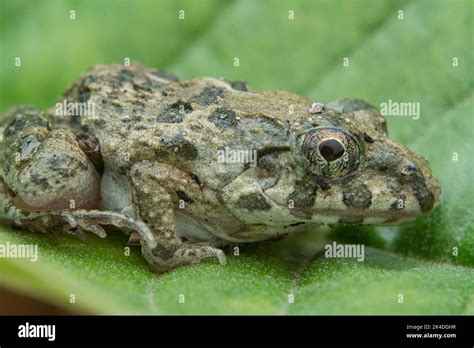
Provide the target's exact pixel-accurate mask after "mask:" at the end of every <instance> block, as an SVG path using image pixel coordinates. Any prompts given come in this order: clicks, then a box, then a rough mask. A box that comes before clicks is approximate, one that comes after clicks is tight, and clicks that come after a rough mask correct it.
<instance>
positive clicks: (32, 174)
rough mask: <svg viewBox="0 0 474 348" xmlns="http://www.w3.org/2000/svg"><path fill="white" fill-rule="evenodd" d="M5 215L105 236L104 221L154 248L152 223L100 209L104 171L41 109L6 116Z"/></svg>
mask: <svg viewBox="0 0 474 348" xmlns="http://www.w3.org/2000/svg"><path fill="white" fill-rule="evenodd" d="M1 126H2V128H3V133H2V137H1V143H0V159H1V163H0V218H1V219H2V220H9V221H13V223H14V225H16V226H17V227H20V228H22V229H26V230H30V231H35V232H45V233H46V232H52V231H53V232H54V231H58V230H59V231H66V232H69V233H72V234H76V235H78V236H79V237H81V238H84V237H85V235H84V231H89V232H93V233H95V234H97V235H98V236H100V237H105V236H106V234H105V231H104V229H103V228H102V227H101V226H100V225H115V226H118V227H124V226H126V227H129V228H131V229H132V230H134V231H137V232H138V233H139V234H140V235H141V236H142V237H143V239H144V240H145V241H146V242H147V243H148V244H149V245H150V246H152V247H154V245H155V243H156V242H155V240H154V238H153V235H152V233H151V232H150V230H149V229H148V227H147V226H146V225H145V224H143V223H141V222H139V221H135V220H133V219H130V218H128V217H127V216H124V215H123V214H120V213H117V212H109V211H99V210H96V209H97V208H98V207H99V204H100V176H99V174H98V173H97V171H96V169H95V166H94V164H93V163H92V162H91V160H90V159H89V157H88V156H87V155H86V154H85V153H84V151H83V149H82V148H81V146H80V143H79V142H78V140H77V139H76V136H75V135H74V134H73V133H72V132H71V131H70V130H67V129H55V130H53V129H51V127H50V124H49V119H48V118H47V117H46V116H45V115H44V114H43V112H41V111H40V110H38V109H35V108H32V107H17V108H15V109H12V110H10V111H9V112H7V114H6V115H5V117H4V119H3V120H2V123H1Z"/></svg>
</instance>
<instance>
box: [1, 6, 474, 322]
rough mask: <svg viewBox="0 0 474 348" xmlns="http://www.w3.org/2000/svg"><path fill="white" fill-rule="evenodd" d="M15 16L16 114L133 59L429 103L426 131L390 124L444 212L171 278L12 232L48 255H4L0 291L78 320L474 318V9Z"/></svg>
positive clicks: (374, 99)
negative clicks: (425, 172)
mask: <svg viewBox="0 0 474 348" xmlns="http://www.w3.org/2000/svg"><path fill="white" fill-rule="evenodd" d="M0 6H1V8H0V9H1V11H0V30H1V32H2V41H1V47H0V48H1V52H2V55H1V58H0V59H1V64H0V81H1V87H2V88H0V96H1V98H0V111H1V112H2V113H3V112H4V111H5V110H6V109H7V108H8V107H10V106H13V105H16V104H33V105H36V106H39V107H43V108H47V107H50V106H51V105H53V104H54V102H55V101H56V99H57V98H58V97H59V96H60V94H61V93H62V92H63V91H64V90H65V89H66V88H67V86H68V85H69V84H70V83H72V82H73V81H74V79H75V78H77V76H78V75H79V74H80V73H81V72H83V71H84V70H85V69H87V67H89V66H91V65H94V64H109V63H112V62H122V61H123V59H124V58H126V57H129V58H130V59H131V60H135V61H140V62H142V63H143V64H145V65H149V66H154V67H158V68H166V69H167V70H169V71H170V72H174V73H178V75H179V76H180V77H181V78H182V79H190V78H194V77H198V76H203V75H209V76H216V77H219V76H222V77H224V78H226V79H228V80H247V81H248V82H249V85H250V86H251V88H253V89H256V90H283V89H284V90H289V91H291V92H295V93H300V94H303V95H305V96H307V97H309V98H311V99H314V100H318V101H322V102H327V101H330V100H335V99H339V98H341V97H356V98H362V99H365V100H367V101H368V102H370V103H372V104H373V105H379V104H380V103H381V102H387V101H388V100H389V99H392V100H393V101H402V102H409V101H414V102H420V104H421V117H420V118H419V119H417V120H414V119H412V118H409V117H387V122H388V128H389V132H390V135H391V136H392V137H394V138H395V139H398V140H399V141H401V142H402V143H404V144H406V145H407V146H409V147H410V148H412V149H413V150H415V151H416V152H418V153H420V154H422V155H424V156H425V157H427V158H428V160H429V162H430V164H431V165H432V167H433V169H434V171H435V173H436V174H437V176H438V178H439V180H440V183H441V187H442V192H443V201H442V204H441V205H440V206H439V207H437V208H436V209H435V210H434V211H433V212H431V213H430V214H429V215H428V216H426V217H424V218H420V219H417V221H415V222H413V223H410V224H406V225H403V226H400V227H390V228H388V227H384V228H380V227H379V228H370V227H352V226H340V227H338V228H337V229H335V230H333V231H330V232H328V231H327V228H319V229H315V230H313V231H308V232H307V233H303V234H299V235H296V236H288V237H287V238H284V239H282V240H279V241H276V242H266V243H259V244H255V245H247V246H243V247H241V249H240V252H239V255H238V256H235V255H234V251H233V250H227V257H228V264H227V265H226V266H225V267H222V266H220V265H218V264H217V262H216V261H215V260H206V261H205V262H203V263H202V264H199V265H194V266H189V267H183V268H179V269H176V270H173V271H171V272H168V273H166V274H163V275H155V274H153V273H151V272H150V271H149V270H148V268H147V265H146V263H145V261H144V260H143V259H142V257H141V256H140V250H139V248H132V249H131V251H130V255H129V256H127V255H128V254H127V253H126V252H125V249H124V248H125V247H126V242H127V237H126V236H124V235H122V234H120V233H118V232H111V233H109V237H107V238H106V239H99V238H97V237H95V236H92V235H90V236H88V239H87V240H86V241H85V242H82V241H80V240H77V239H75V238H74V237H72V236H51V235H41V234H31V233H28V232H24V231H18V230H12V229H9V228H6V227H3V228H2V229H1V230H0V245H2V244H3V245H5V244H6V243H7V242H9V243H15V244H35V245H38V247H39V259H38V261H37V262H31V261H29V260H27V259H20V258H0V285H2V286H5V287H9V288H12V289H16V290H18V291H20V292H24V293H26V294H29V295H31V296H34V297H37V298H40V299H43V300H45V301H47V302H51V303H54V304H56V305H59V306H62V307H63V308H65V309H67V310H69V311H71V312H77V313H101V314H102V313H103V314H105V313H110V314H130V313H137V314H216V313H221V314H238V313H239V314H244V313H251V314H372V313H373V314H470V315H472V314H474V227H473V226H474V224H473V219H474V217H473V214H472V197H474V189H473V185H474V184H473V182H472V179H471V175H472V174H471V173H473V171H474V167H473V162H472V161H471V158H472V152H473V151H474V148H473V140H472V139H473V129H474V127H473V117H472V116H473V105H474V103H473V102H474V100H473V99H474V95H473V76H474V74H473V71H472V62H473V61H474V59H473V58H474V57H473V52H474V50H473V47H472V24H473V18H472V13H473V11H472V3H471V2H470V1H469V0H465V1H464V0H453V1H449V2H447V1H440V0H435V1H429V0H424V1H416V2H415V1H391V2H383V1H377V0H360V1H349V0H344V1H341V0H339V1H331V2H327V1H310V0H307V1H287V0H285V1H278V2H270V1H267V0H263V1H258V2H255V1H251V0H244V1H233V2H218V1H200V2H199V3H197V2H195V1H180V2H176V1H160V2H152V1H135V2H134V6H130V5H129V3H127V2H112V1H108V0H107V1H106V0H100V1H94V2H75V1H70V2H67V1H63V2H57V1H53V0H50V1H44V2H41V3H37V2H35V1H31V0H23V1H12V0H4V1H2V2H1V5H0ZM70 10H74V11H75V14H76V19H75V20H71V19H69V15H70V12H69V11H70ZM180 10H184V11H185V20H180V19H179V18H178V11H180ZM289 11H294V19H292V20H291V19H289V18H288V15H289ZM400 11H403V12H402V14H403V19H399V17H400V13H401V12H400ZM13 18H21V19H22V20H21V23H22V24H21V25H19V23H18V21H16V20H13ZM16 57H20V58H21V61H22V66H21V68H18V67H15V65H14V60H15V58H16ZM345 57H347V58H349V66H348V67H344V66H343V64H342V62H343V58H345ZM235 58H238V60H239V66H238V67H236V66H234V63H235ZM454 58H456V59H457V62H458V66H453V59H454ZM58 71H60V73H59V74H58ZM7 81H8V86H7V85H6V83H7ZM332 240H337V241H339V242H344V243H356V244H364V245H366V249H365V260H364V261H363V262H358V261H357V260H356V259H340V258H327V257H325V253H324V249H323V247H324V245H325V244H326V243H330V242H331V241H332ZM183 296H184V297H183ZM72 298H74V299H75V303H71V299H72ZM291 298H294V302H293V303H290V301H289V299H291ZM183 300H184V303H181V302H183ZM402 300H403V301H402Z"/></svg>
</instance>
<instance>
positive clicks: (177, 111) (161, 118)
mask: <svg viewBox="0 0 474 348" xmlns="http://www.w3.org/2000/svg"><path fill="white" fill-rule="evenodd" d="M192 111H193V107H192V106H191V104H190V103H188V102H185V101H183V100H178V101H177V102H176V103H173V104H171V105H170V106H168V107H167V108H166V109H165V110H163V111H162V112H161V113H160V114H159V115H158V116H157V117H156V122H158V123H180V122H183V119H184V116H186V115H187V114H189V113H190V112H192Z"/></svg>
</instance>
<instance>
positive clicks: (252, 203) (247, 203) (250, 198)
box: [237, 192, 271, 211]
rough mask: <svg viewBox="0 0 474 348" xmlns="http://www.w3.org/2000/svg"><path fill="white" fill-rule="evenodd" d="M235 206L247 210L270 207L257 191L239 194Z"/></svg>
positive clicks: (268, 208)
mask: <svg viewBox="0 0 474 348" xmlns="http://www.w3.org/2000/svg"><path fill="white" fill-rule="evenodd" d="M237 206H238V207H239V208H243V209H247V210H249V211H255V210H270V209H271V205H270V204H268V203H267V201H266V200H265V197H263V196H262V194H261V193H258V192H257V193H250V194H247V195H243V196H240V197H239V200H238V201H237Z"/></svg>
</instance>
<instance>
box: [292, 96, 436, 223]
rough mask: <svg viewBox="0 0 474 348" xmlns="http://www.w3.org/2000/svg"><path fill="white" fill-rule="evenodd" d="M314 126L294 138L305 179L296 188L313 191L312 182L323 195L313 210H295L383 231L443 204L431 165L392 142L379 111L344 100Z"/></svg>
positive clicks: (318, 115)
mask: <svg viewBox="0 0 474 348" xmlns="http://www.w3.org/2000/svg"><path fill="white" fill-rule="evenodd" d="M310 111H311V110H310ZM310 121H311V122H306V123H303V124H302V125H300V127H299V128H298V129H296V130H294V131H292V132H291V134H292V135H291V137H292V139H291V144H292V150H291V154H292V156H293V159H294V162H295V163H296V166H297V168H299V169H300V170H301V176H300V177H301V178H302V179H301V180H295V185H301V182H305V183H306V184H304V185H306V187H309V186H308V184H307V182H308V181H310V182H312V183H315V184H317V185H318V186H319V187H320V188H321V189H322V190H318V194H316V197H315V198H314V202H312V204H311V206H308V205H306V206H303V205H298V204H296V205H295V209H296V211H295V212H298V211H299V213H300V214H308V213H309V214H310V215H311V216H326V217H328V222H337V223H358V224H359V223H363V224H377V225H383V224H398V223H401V222H406V221H410V220H413V219H414V218H416V217H417V216H419V215H422V214H425V213H428V212H429V211H430V210H432V209H433V207H435V206H436V205H437V204H438V203H439V201H440V187H439V185H438V182H437V179H436V177H435V176H434V174H433V172H432V171H431V169H430V167H429V165H428V163H427V161H426V160H425V159H424V158H423V157H421V156H420V155H417V154H416V153H414V152H413V151H411V150H410V149H408V148H407V147H405V146H403V145H401V144H399V143H398V142H396V141H395V140H393V139H390V138H389V137H388V135H387V129H386V123H385V120H384V118H383V117H382V116H381V115H380V113H379V112H378V111H377V110H376V109H375V108H374V107H372V106H370V105H368V104H366V103H365V102H363V101H361V100H349V99H343V100H339V101H336V102H332V103H329V104H327V105H325V106H321V107H319V109H318V110H316V112H315V113H313V114H311V116H310ZM297 188H298V187H295V190H294V192H296V191H297V190H296V189H297ZM300 191H301V187H300ZM321 191H322V192H321ZM319 192H320V193H319ZM293 196H294V195H293ZM331 219H332V220H331ZM334 219H337V221H334Z"/></svg>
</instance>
